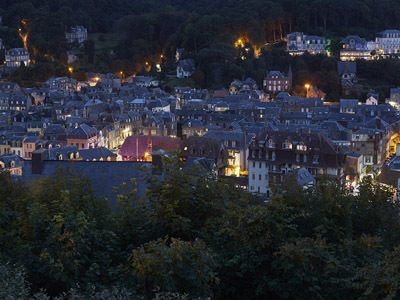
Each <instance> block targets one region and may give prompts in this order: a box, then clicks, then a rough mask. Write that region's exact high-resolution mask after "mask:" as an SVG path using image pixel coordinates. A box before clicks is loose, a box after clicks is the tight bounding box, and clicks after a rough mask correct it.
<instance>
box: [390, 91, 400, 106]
mask: <svg viewBox="0 0 400 300" xmlns="http://www.w3.org/2000/svg"><path fill="white" fill-rule="evenodd" d="M389 103H390V104H391V105H392V106H394V107H395V108H399V106H400V87H399V88H392V89H390V99H389Z"/></svg>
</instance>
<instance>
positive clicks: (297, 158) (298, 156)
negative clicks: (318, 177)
mask: <svg viewBox="0 0 400 300" xmlns="http://www.w3.org/2000/svg"><path fill="white" fill-rule="evenodd" d="M296 161H297V162H300V154H296Z"/></svg>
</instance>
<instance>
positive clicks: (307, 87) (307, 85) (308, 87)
mask: <svg viewBox="0 0 400 300" xmlns="http://www.w3.org/2000/svg"><path fill="white" fill-rule="evenodd" d="M304 87H305V88H306V89H307V95H306V98H308V91H309V89H310V85H309V84H308V83H307V84H305V85H304Z"/></svg>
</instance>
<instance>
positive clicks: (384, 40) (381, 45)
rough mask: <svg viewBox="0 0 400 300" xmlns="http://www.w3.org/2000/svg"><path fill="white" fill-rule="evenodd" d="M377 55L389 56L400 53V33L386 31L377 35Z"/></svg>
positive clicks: (397, 31)
mask: <svg viewBox="0 0 400 300" xmlns="http://www.w3.org/2000/svg"><path fill="white" fill-rule="evenodd" d="M375 43H376V53H377V54H378V55H383V56H389V55H393V54H399V53H400V31H399V30H385V31H382V32H379V33H377V35H376V39H375Z"/></svg>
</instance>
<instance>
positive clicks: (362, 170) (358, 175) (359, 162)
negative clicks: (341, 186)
mask: <svg viewBox="0 0 400 300" xmlns="http://www.w3.org/2000/svg"><path fill="white" fill-rule="evenodd" d="M346 161H347V167H346V185H347V186H349V187H352V188H355V187H356V186H357V184H358V183H359V182H361V180H362V179H363V178H364V177H365V176H366V175H367V171H366V169H367V168H366V166H365V165H364V156H363V155H362V154H361V153H347V156H346Z"/></svg>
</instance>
